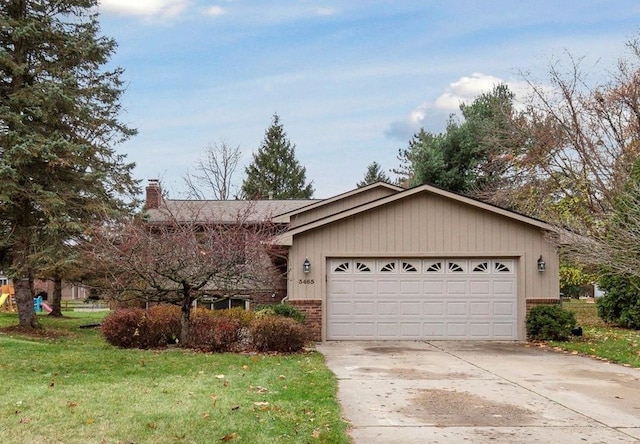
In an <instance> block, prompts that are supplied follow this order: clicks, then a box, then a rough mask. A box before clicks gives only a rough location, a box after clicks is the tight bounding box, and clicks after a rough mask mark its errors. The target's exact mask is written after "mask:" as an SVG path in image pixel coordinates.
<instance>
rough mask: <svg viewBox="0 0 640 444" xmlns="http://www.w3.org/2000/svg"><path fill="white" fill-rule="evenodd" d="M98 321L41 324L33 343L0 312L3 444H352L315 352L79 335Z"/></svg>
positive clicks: (74, 316)
mask: <svg viewBox="0 0 640 444" xmlns="http://www.w3.org/2000/svg"><path fill="white" fill-rule="evenodd" d="M102 316H104V313H72V312H67V313H65V318H63V319H52V318H50V317H48V316H41V317H40V318H39V319H40V321H41V323H42V324H43V325H44V326H45V327H46V329H45V332H46V334H43V335H41V336H39V337H32V336H26V335H24V334H21V333H20V332H16V331H14V330H13V329H6V327H8V326H12V325H16V324H17V319H16V315H15V314H8V313H0V375H1V376H2V380H1V383H2V388H3V390H2V391H3V394H2V397H1V398H0V436H1V437H2V439H1V441H2V442H3V443H26V442H28V443H59V442H64V443H105V444H106V443H137V444H141V443H213V442H232V443H233V442H238V443H240V442H244V443H257V444H259V443H348V442H350V441H349V438H348V436H347V434H346V424H345V423H344V421H342V419H341V417H340V409H339V405H338V403H337V401H336V397H335V395H336V387H337V383H336V380H335V378H334V376H333V374H332V373H331V372H330V371H329V370H328V369H327V368H326V367H325V365H324V361H323V357H322V355H320V354H319V353H317V352H313V351H310V352H306V353H302V354H294V355H242V354H201V353H194V352H192V351H188V350H182V349H171V350H160V351H145V350H122V349H118V348H115V347H113V346H111V345H108V344H107V343H106V342H105V341H104V340H103V339H102V338H101V336H100V334H99V331H98V330H97V329H80V328H79V326H80V325H83V324H91V323H96V322H99V321H100V319H101V317H102ZM2 327H5V328H2Z"/></svg>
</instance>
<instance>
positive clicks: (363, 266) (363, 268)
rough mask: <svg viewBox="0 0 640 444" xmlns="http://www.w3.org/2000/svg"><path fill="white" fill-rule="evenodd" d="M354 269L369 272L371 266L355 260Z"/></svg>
mask: <svg viewBox="0 0 640 444" xmlns="http://www.w3.org/2000/svg"><path fill="white" fill-rule="evenodd" d="M356 271H357V272H358V273H371V267H369V266H368V265H367V264H365V263H364V262H356Z"/></svg>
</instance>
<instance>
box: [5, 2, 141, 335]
mask: <svg viewBox="0 0 640 444" xmlns="http://www.w3.org/2000/svg"><path fill="white" fill-rule="evenodd" d="M97 5H98V1H97V0H55V1H54V0H8V1H3V2H0V97H1V99H0V222H1V225H0V227H1V228H0V229H1V230H2V232H1V233H0V252H1V253H2V255H1V258H2V260H3V261H5V264H4V265H5V266H7V267H8V269H7V270H8V272H9V276H10V277H11V278H12V280H13V283H14V285H15V290H16V302H17V305H18V312H19V313H18V314H19V322H20V326H22V327H32V328H34V327H38V322H37V319H36V317H35V315H34V310H33V300H32V296H33V294H32V288H31V287H32V283H33V279H34V277H44V276H43V274H47V273H49V272H51V273H53V274H55V275H56V276H53V275H49V277H58V276H57V275H58V274H59V273H60V272H64V270H65V269H66V268H67V266H68V262H69V257H68V256H66V255H64V254H61V252H63V251H66V249H65V248H63V247H65V246H70V245H75V244H77V243H78V242H80V240H81V238H82V235H83V234H84V233H86V231H87V229H88V227H89V226H91V225H92V224H96V223H99V222H100V221H102V220H104V218H105V217H116V216H117V215H121V214H123V213H126V212H128V211H130V210H131V208H132V207H131V201H130V200H129V199H130V198H132V197H133V196H135V195H136V194H137V193H138V192H139V190H138V186H137V183H136V182H135V181H134V180H133V179H132V178H131V170H132V168H133V164H129V163H126V162H125V158H124V156H122V155H118V154H117V153H116V152H115V151H114V149H113V147H112V146H113V145H114V144H116V143H119V142H122V141H124V140H126V139H127V138H129V137H130V136H132V135H134V134H135V130H132V129H130V128H128V127H127V126H125V125H124V124H122V123H120V122H119V121H118V119H117V115H118V113H119V112H120V104H119V99H120V96H121V94H122V92H123V88H122V81H121V80H120V76H121V74H122V70H121V69H119V68H116V69H114V70H112V71H106V70H102V69H101V67H102V66H103V65H105V64H106V63H107V62H108V60H109V58H110V56H111V55H112V54H113V52H114V51H115V48H116V43H115V41H114V40H112V39H109V38H106V37H103V36H100V35H99V25H98V15H97V12H96V11H97Z"/></svg>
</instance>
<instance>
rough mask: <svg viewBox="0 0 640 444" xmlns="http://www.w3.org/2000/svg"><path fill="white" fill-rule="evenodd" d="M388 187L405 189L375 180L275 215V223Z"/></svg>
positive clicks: (287, 221)
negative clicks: (363, 185)
mask: <svg viewBox="0 0 640 444" xmlns="http://www.w3.org/2000/svg"><path fill="white" fill-rule="evenodd" d="M378 187H381V188H388V189H390V190H392V191H395V192H396V193H398V192H401V191H404V188H402V187H399V186H397V185H392V184H390V183H386V182H375V183H372V184H370V185H367V186H365V187H362V188H355V189H353V190H350V191H347V192H345V193H342V194H338V195H337V196H333V197H330V198H328V199H323V200H321V201H319V202H314V203H312V204H309V205H306V206H304V207H302V208H298V209H297V210H293V211H289V212H288V213H282V214H279V215H277V216H276V217H274V222H275V223H289V222H290V221H291V216H295V215H296V214H300V213H304V212H305V211H309V210H313V209H315V208H319V207H322V206H325V205H329V204H330V203H333V202H337V201H339V200H342V199H345V198H347V197H351V196H354V195H356V194H360V193H364V192H365V191H369V190H371V189H374V188H378Z"/></svg>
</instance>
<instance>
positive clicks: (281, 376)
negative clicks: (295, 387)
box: [278, 375, 286, 379]
mask: <svg viewBox="0 0 640 444" xmlns="http://www.w3.org/2000/svg"><path fill="white" fill-rule="evenodd" d="M278 378H280V379H284V378H286V376H285V375H280V376H278Z"/></svg>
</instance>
